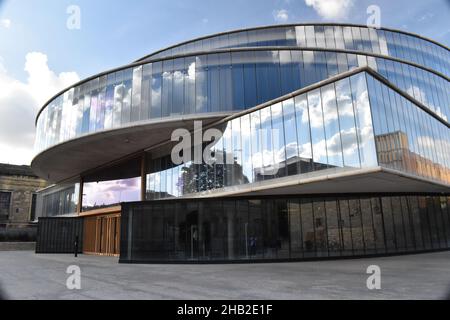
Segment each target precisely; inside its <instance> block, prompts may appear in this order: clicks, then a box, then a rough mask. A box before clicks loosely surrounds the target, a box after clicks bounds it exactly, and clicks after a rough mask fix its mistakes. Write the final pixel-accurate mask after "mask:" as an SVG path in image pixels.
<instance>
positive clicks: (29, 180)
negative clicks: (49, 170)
mask: <svg viewBox="0 0 450 320" xmlns="http://www.w3.org/2000/svg"><path fill="white" fill-rule="evenodd" d="M46 186H47V183H46V182H45V181H44V180H42V179H39V178H37V177H28V176H2V175H0V191H8V192H12V195H11V208H10V215H9V220H8V221H0V223H11V224H21V223H27V222H29V221H30V213H31V200H32V195H33V193H35V192H36V191H37V190H39V189H42V188H44V187H46Z"/></svg>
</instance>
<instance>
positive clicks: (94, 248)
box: [83, 214, 120, 256]
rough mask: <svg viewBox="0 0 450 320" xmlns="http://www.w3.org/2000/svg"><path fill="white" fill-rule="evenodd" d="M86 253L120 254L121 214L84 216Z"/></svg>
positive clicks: (84, 248)
mask: <svg viewBox="0 0 450 320" xmlns="http://www.w3.org/2000/svg"><path fill="white" fill-rule="evenodd" d="M83 240H84V243H83V252H84V253H85V254H95V255H104V256H118V255H119V254H120V214H107V215H99V216H93V217H85V218H84V239H83Z"/></svg>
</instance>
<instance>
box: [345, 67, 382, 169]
mask: <svg viewBox="0 0 450 320" xmlns="http://www.w3.org/2000/svg"><path fill="white" fill-rule="evenodd" d="M350 82H351V87H352V96H353V105H354V107H355V115H356V123H357V132H358V138H359V139H358V140H359V149H360V158H361V165H362V167H372V166H377V165H378V161H377V153H376V149H375V138H374V134H373V126H372V114H371V112H370V104H369V95H368V92H367V83H366V77H365V74H358V75H355V76H352V77H351V78H350Z"/></svg>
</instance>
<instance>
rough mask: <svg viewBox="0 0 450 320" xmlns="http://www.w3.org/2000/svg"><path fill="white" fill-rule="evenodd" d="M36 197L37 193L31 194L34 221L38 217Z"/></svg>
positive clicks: (31, 217)
mask: <svg viewBox="0 0 450 320" xmlns="http://www.w3.org/2000/svg"><path fill="white" fill-rule="evenodd" d="M36 197H37V194H36V193H33V194H32V195H31V209H30V221H34V220H35V219H36Z"/></svg>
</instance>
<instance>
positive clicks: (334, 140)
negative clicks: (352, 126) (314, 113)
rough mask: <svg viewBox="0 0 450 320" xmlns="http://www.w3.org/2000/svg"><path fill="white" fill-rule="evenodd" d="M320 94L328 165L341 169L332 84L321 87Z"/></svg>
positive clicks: (337, 122)
mask: <svg viewBox="0 0 450 320" xmlns="http://www.w3.org/2000/svg"><path fill="white" fill-rule="evenodd" d="M321 93H322V104H323V114H324V121H325V137H326V148H327V153H328V164H329V165H330V167H343V158H342V144H341V133H340V128H339V120H338V110H337V105H336V92H335V88H334V84H330V85H327V86H325V87H322V89H321Z"/></svg>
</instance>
